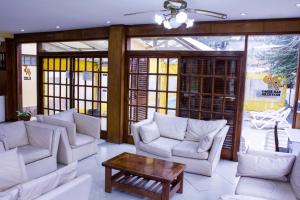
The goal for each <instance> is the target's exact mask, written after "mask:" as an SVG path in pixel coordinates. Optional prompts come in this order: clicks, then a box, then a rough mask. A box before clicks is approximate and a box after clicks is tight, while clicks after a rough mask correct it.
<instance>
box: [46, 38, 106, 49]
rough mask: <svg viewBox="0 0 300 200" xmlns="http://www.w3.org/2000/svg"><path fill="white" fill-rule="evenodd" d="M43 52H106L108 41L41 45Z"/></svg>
mask: <svg viewBox="0 0 300 200" xmlns="http://www.w3.org/2000/svg"><path fill="white" fill-rule="evenodd" d="M42 51H43V52H84V51H108V40H92V41H72V42H48V43H42Z"/></svg>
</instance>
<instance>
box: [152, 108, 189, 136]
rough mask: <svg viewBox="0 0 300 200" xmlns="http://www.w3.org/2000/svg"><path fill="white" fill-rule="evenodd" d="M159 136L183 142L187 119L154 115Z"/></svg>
mask: <svg viewBox="0 0 300 200" xmlns="http://www.w3.org/2000/svg"><path fill="white" fill-rule="evenodd" d="M154 121H155V122H156V124H157V126H158V129H159V132H160V135H161V136H162V137H167V138H172V139H176V140H183V139H184V136H185V132H186V127H187V119H186V118H182V117H173V116H169V115H162V114H159V113H155V114H154Z"/></svg>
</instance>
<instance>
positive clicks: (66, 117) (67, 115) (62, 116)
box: [50, 108, 76, 123]
mask: <svg viewBox="0 0 300 200" xmlns="http://www.w3.org/2000/svg"><path fill="white" fill-rule="evenodd" d="M75 112H76V109H75V108H73V109H69V110H66V111H63V112H60V113H57V114H55V115H51V116H50V117H53V118H55V119H59V120H63V121H67V122H72V123H74V116H73V113H75Z"/></svg>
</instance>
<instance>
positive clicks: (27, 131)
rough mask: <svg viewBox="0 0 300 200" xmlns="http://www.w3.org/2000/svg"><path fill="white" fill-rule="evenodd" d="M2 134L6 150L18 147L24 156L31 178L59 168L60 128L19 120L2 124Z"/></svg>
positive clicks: (0, 131)
mask: <svg viewBox="0 0 300 200" xmlns="http://www.w3.org/2000/svg"><path fill="white" fill-rule="evenodd" d="M0 135H2V137H1V138H2V139H1V140H2V142H1V144H4V147H5V148H4V149H5V150H9V149H13V148H17V149H18V153H19V154H21V155H22V156H23V158H24V162H25V164H26V170H27V173H28V176H29V178H30V179H33V178H37V177H40V176H43V175H45V174H48V173H50V172H53V171H55V170H56V169H57V161H56V160H57V151H58V144H59V135H60V133H59V130H57V129H50V128H47V127H45V126H43V124H41V123H31V122H24V121H18V122H12V123H9V124H5V125H2V126H1V128H0ZM0 146H3V145H0ZM0 149H3V147H0ZM0 151H1V150H0Z"/></svg>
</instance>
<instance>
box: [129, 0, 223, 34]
mask: <svg viewBox="0 0 300 200" xmlns="http://www.w3.org/2000/svg"><path fill="white" fill-rule="evenodd" d="M163 7H164V9H162V10H150V11H141V12H135V13H128V14H125V15H124V16H132V15H139V14H145V13H153V12H166V13H164V14H162V15H159V14H156V15H155V18H154V20H155V22H156V23H157V24H159V25H161V24H163V25H164V27H165V28H167V29H172V28H178V27H179V26H181V25H182V24H183V23H185V24H186V27H187V28H190V27H192V26H193V25H194V19H190V18H189V17H188V13H195V14H201V15H206V16H210V17H215V18H219V19H227V15H226V14H223V13H218V12H213V11H208V10H201V9H192V8H188V7H187V2H186V0H166V1H165V2H164V4H163Z"/></svg>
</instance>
